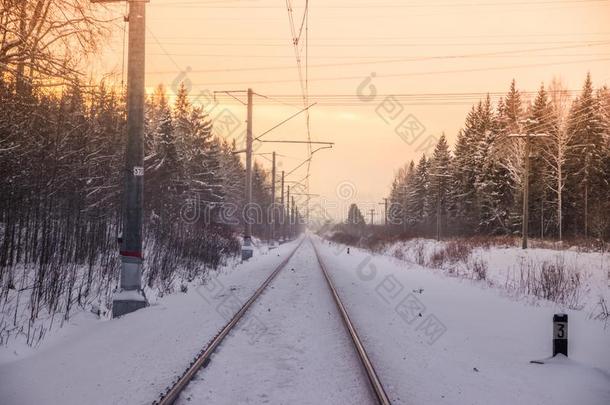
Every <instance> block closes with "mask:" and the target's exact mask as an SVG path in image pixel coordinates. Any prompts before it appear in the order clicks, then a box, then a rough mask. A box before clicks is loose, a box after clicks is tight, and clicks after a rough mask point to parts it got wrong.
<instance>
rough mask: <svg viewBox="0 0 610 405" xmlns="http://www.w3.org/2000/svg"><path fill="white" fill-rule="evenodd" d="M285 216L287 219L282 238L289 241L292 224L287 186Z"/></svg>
mask: <svg viewBox="0 0 610 405" xmlns="http://www.w3.org/2000/svg"><path fill="white" fill-rule="evenodd" d="M286 205H287V207H286V216H287V217H288V224H287V225H286V226H285V228H286V229H285V232H284V238H288V239H290V237H291V235H290V226H291V224H292V222H291V221H292V217H291V216H290V186H288V188H287V191H286Z"/></svg>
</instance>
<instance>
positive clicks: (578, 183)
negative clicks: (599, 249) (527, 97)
mask: <svg viewBox="0 0 610 405" xmlns="http://www.w3.org/2000/svg"><path fill="white" fill-rule="evenodd" d="M600 107H601V106H600V102H599V99H598V98H597V97H595V95H594V93H593V83H592V81H591V75H590V74H587V77H586V79H585V83H584V86H583V90H582V93H581V95H580V97H579V98H578V99H577V100H576V101H575V102H574V104H573V106H572V110H571V111H570V117H569V119H568V131H569V132H571V134H572V137H571V140H570V144H569V145H568V153H567V158H566V159H567V163H566V166H567V170H568V184H567V187H568V188H569V189H570V192H569V193H566V198H567V200H568V201H567V203H568V205H569V206H570V208H571V209H570V211H569V213H566V214H567V215H566V223H567V224H570V225H571V227H572V231H573V232H582V234H583V235H584V236H585V237H587V236H589V234H590V227H591V224H592V223H594V222H595V221H594V220H593V221H592V219H593V218H596V217H597V215H598V214H595V213H596V212H597V213H599V211H598V210H599V209H600V208H601V207H602V206H603V203H604V202H605V201H606V200H607V198H608V195H607V186H606V187H604V186H605V184H606V181H607V179H606V174H605V170H604V166H605V153H604V151H605V150H606V142H605V141H606V137H607V135H606V134H607V131H606V128H605V125H604V119H603V114H602V110H601V108H600ZM599 214H601V215H605V214H606V213H603V212H601V213H599Z"/></svg>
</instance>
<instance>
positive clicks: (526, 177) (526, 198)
mask: <svg viewBox="0 0 610 405" xmlns="http://www.w3.org/2000/svg"><path fill="white" fill-rule="evenodd" d="M534 123H536V122H534ZM548 136H549V135H548V134H545V133H528V132H526V133H521V134H510V135H509V137H510V138H525V156H524V162H523V213H522V224H521V229H522V230H521V233H522V238H523V239H522V242H521V248H522V249H527V234H528V225H529V224H528V222H529V188H530V186H529V181H530V180H529V178H530V150H531V144H530V138H532V137H534V138H536V137H548Z"/></svg>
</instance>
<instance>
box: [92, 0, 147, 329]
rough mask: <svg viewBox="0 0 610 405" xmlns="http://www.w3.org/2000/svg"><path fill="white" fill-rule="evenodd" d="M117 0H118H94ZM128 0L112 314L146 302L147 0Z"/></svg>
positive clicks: (100, 0) (106, 0)
mask: <svg viewBox="0 0 610 405" xmlns="http://www.w3.org/2000/svg"><path fill="white" fill-rule="evenodd" d="M92 2H94V3H115V2H117V0H95V1H93V0H92ZM128 2H129V15H128V17H127V19H128V21H129V49H128V57H127V148H126V151H125V172H124V185H123V204H124V208H123V235H122V240H121V250H120V255H121V280H120V285H119V291H118V292H117V293H116V294H115V295H114V297H113V299H112V317H113V318H116V317H118V316H121V315H125V314H128V313H130V312H133V311H136V310H138V309H140V308H142V307H145V306H146V305H147V302H146V298H145V297H144V294H143V292H142V262H143V254H142V208H143V194H144V97H145V88H144V84H145V77H144V76H145V73H146V71H145V58H144V57H145V52H144V51H145V45H146V40H145V34H146V3H147V2H148V1H147V0H128Z"/></svg>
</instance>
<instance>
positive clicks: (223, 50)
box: [92, 0, 610, 218]
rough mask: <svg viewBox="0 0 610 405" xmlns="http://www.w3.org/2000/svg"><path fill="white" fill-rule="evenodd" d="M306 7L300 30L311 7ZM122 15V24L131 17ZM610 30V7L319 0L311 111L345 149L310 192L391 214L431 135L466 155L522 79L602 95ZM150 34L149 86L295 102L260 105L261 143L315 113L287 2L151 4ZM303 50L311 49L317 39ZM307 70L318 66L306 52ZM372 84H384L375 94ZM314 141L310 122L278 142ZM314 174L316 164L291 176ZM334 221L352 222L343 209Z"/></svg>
mask: <svg viewBox="0 0 610 405" xmlns="http://www.w3.org/2000/svg"><path fill="white" fill-rule="evenodd" d="M292 3H293V5H294V20H295V24H296V26H297V30H298V27H299V26H300V23H301V17H302V15H303V6H304V5H305V0H298V1H293V2H292ZM109 9H110V10H111V12H112V13H113V14H114V15H116V16H117V17H121V16H122V14H123V13H124V9H125V6H124V5H111V6H109ZM609 22H610V2H608V1H583V0H574V1H571V0H558V1H548V0H532V1H525V0H477V1H474V2H470V1H464V0H456V1H449V0H435V1H423V0H418V1H402V0H380V1H373V0H351V1H347V0H331V1H323V2H322V1H310V2H309V23H308V30H307V36H308V47H307V62H308V66H309V68H308V87H309V94H310V102H316V101H318V102H319V104H318V105H316V106H314V107H312V109H311V111H310V115H311V118H310V122H311V136H312V139H313V140H319V141H331V142H335V145H334V148H333V149H332V150H322V151H320V152H318V153H316V154H315V155H314V159H313V162H312V165H311V175H310V187H311V190H310V191H311V192H312V193H316V194H320V195H321V197H320V198H322V199H325V200H327V201H339V202H340V203H342V202H344V201H343V200H341V199H340V198H338V197H337V195H336V194H337V187H338V186H339V185H340V184H342V183H344V182H349V183H350V184H353V185H354V186H355V190H356V193H355V194H354V195H353V197H352V198H349V201H347V202H352V200H353V202H358V203H361V204H362V203H369V205H368V206H366V207H364V206H363V211H364V209H367V210H368V209H369V208H376V209H377V210H378V212H381V210H382V206H381V205H378V203H379V202H381V199H382V198H383V197H385V196H387V194H388V192H389V187H390V184H391V181H392V178H393V173H394V171H395V170H396V169H398V167H400V166H402V165H404V164H405V163H407V162H408V161H410V160H411V159H419V157H420V156H421V154H422V153H423V152H422V149H425V148H424V147H421V142H423V141H424V139H426V138H427V137H429V136H438V135H440V134H441V132H443V131H444V132H445V134H446V135H447V138H448V140H449V142H450V144H451V143H453V142H454V141H455V138H456V135H457V131H458V130H459V128H460V127H461V126H462V124H463V121H464V118H465V116H466V113H467V112H468V110H469V109H470V107H471V105H472V104H474V103H476V102H477V101H478V98H479V97H484V93H486V92H491V93H492V94H493V93H499V92H505V91H507V90H508V87H509V84H510V81H511V80H512V79H513V78H514V79H516V81H517V85H518V88H519V89H520V90H522V91H528V92H535V91H536V90H537V89H538V88H539V86H540V84H541V83H542V82H544V83H549V82H550V81H551V79H553V77H559V78H561V79H562V81H563V82H564V84H565V86H566V87H567V88H568V89H572V90H578V89H580V88H581V86H582V83H583V81H584V78H585V75H586V73H587V71H590V72H591V74H592V77H593V81H594V84H595V86H596V87H600V86H601V85H603V84H605V83H607V82H608V80H609V79H610V52H609V51H610V27H609V26H608V23H609ZM116 27H117V28H116V29H115V30H114V32H113V36H112V37H111V38H110V39H109V43H108V44H107V45H106V48H105V50H104V56H103V57H102V58H101V59H100V60H99V61H96V63H95V64H93V68H92V69H93V70H94V73H97V74H102V73H107V72H116V73H117V74H118V75H119V76H120V71H121V52H122V41H123V33H122V31H121V29H120V28H121V27H123V22H122V17H121V18H119V19H117V20H116ZM147 27H148V33H147V63H146V68H147V86H148V87H150V88H152V87H154V86H155V85H157V84H159V83H164V84H166V85H167V86H168V87H169V88H170V89H171V84H172V82H174V81H175V80H176V78H177V77H180V78H186V79H187V80H188V83H189V84H190V87H191V95H192V96H195V95H197V94H199V93H201V92H202V91H203V90H209V91H214V90H244V89H246V88H248V87H251V88H253V90H254V91H255V92H256V93H259V94H263V95H269V96H274V95H275V96H281V95H290V96H291V97H290V102H291V103H292V104H293V105H291V106H288V105H285V104H281V103H277V102H274V101H273V100H271V99H263V98H260V97H256V98H255V100H254V103H255V104H254V105H255V107H254V119H253V126H254V134H255V136H256V135H257V134H260V133H262V132H263V131H265V130H267V129H269V128H271V127H272V126H273V125H275V124H276V123H278V122H279V121H281V120H283V119H284V118H286V117H288V116H290V115H292V114H293V113H295V112H296V111H298V110H299V109H300V108H302V101H301V100H300V99H299V97H298V96H299V95H300V94H301V86H300V84H299V73H298V70H297V64H296V60H295V52H294V49H293V46H292V38H291V30H290V25H289V19H288V12H287V9H286V3H285V2H284V1H271V0H260V1H256V0H251V1H246V0H242V1H237V0H236V1H231V0H227V1H214V0H173V1H170V0H151V2H150V3H148V5H147ZM301 38H302V39H301V43H302V44H304V38H305V31H303V34H302V36H301ZM301 58H302V63H303V67H304V66H305V48H304V47H303V48H302V52H301ZM187 70H188V74H187V75H186V76H184V75H182V76H179V75H180V73H181V72H185V71H187ZM372 74H373V75H374V77H373V78H372V80H371V81H370V83H369V82H367V83H363V81H364V80H366V79H367V78H370V77H371V75H372ZM361 85H363V86H364V87H362V86H361ZM369 85H370V86H373V87H374V89H375V90H376V92H377V96H376V97H372V99H370V100H369V99H368V98H367V97H357V95H358V94H360V93H361V91H360V93H359V87H361V90H362V89H363V88H364V89H368V90H370V89H372V88H371V87H368V86H369ZM438 93H441V94H442V95H440V96H424V95H425V94H438ZM456 93H458V96H455V94H456ZM466 93H468V94H466ZM367 94H368V93H367ZM397 94H417V95H418V96H417V97H415V98H414V99H413V100H412V101H405V100H402V101H401V103H400V105H395V106H394V107H395V108H399V109H400V115H398V117H397V118H395V119H388V114H389V115H390V116H391V115H393V114H394V113H396V114H398V110H393V111H394V113H387V111H386V113H387V114H386V115H385V116H382V115H383V114H382V113H380V111H381V112H383V111H384V110H383V106H382V107H380V103H382V102H383V101H384V97H385V96H388V95H397ZM324 95H326V97H323V96H324ZM331 95H332V96H333V97H329V96H331ZM338 95H342V96H343V97H337V96H338ZM316 96H319V97H316ZM238 97H241V98H242V99H245V98H244V96H243V95H238ZM370 98H371V97H370ZM525 99H526V100H527V97H525ZM223 100H224V99H223ZM283 100H285V98H284V99H283ZM226 107H228V108H229V109H230V110H231V111H232V112H233V113H234V114H235V115H236V116H238V117H241V118H242V119H244V120H245V117H246V110H245V107H244V106H243V105H241V104H239V103H238V102H237V101H235V102H231V103H228V104H227V105H226ZM386 107H388V105H386ZM407 115H412V116H413V117H415V118H416V119H417V120H418V121H419V122H420V123H421V124H422V125H423V126H424V127H425V132H424V134H423V135H422V136H421V138H419V139H418V140H417V141H415V142H413V143H412V144H407V142H405V141H404V139H402V138H401V137H400V136H399V135H397V134H396V133H395V127H396V125H397V124H398V121H397V120H401V119H402V118H403V117H405V116H407ZM390 118H391V117H390ZM386 121H387V122H386ZM306 136H307V134H306V126H305V116H304V115H302V116H299V117H298V118H295V119H294V120H292V121H291V122H290V123H288V124H286V125H284V126H282V127H280V128H278V129H277V130H275V131H273V132H271V133H270V134H268V135H266V136H265V139H293V140H303V139H306ZM272 150H276V151H277V152H278V153H279V154H281V155H282V157H280V158H279V159H278V162H279V164H280V165H281V167H280V169H281V170H286V171H290V170H291V168H292V167H294V166H296V165H298V164H299V163H300V162H301V161H302V160H303V159H305V158H306V157H307V149H306V147H305V146H303V145H279V144H264V145H262V147H261V148H260V149H259V150H258V152H270V151H272ZM430 151H431V150H430ZM263 163H264V164H265V165H266V166H268V165H269V163H268V162H266V161H264V160H263ZM305 173H306V171H305V166H304V167H303V168H302V169H300V170H298V171H297V172H295V173H294V174H293V175H292V176H291V178H292V179H293V180H299V179H301V178H303V176H305ZM347 202H345V203H347ZM329 211H331V212H330V213H331V215H334V216H335V217H339V218H340V217H342V216H344V215H345V212H341V211H342V210H341V204H339V207H337V208H336V209H334V211H335V212H333V209H331V210H329Z"/></svg>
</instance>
